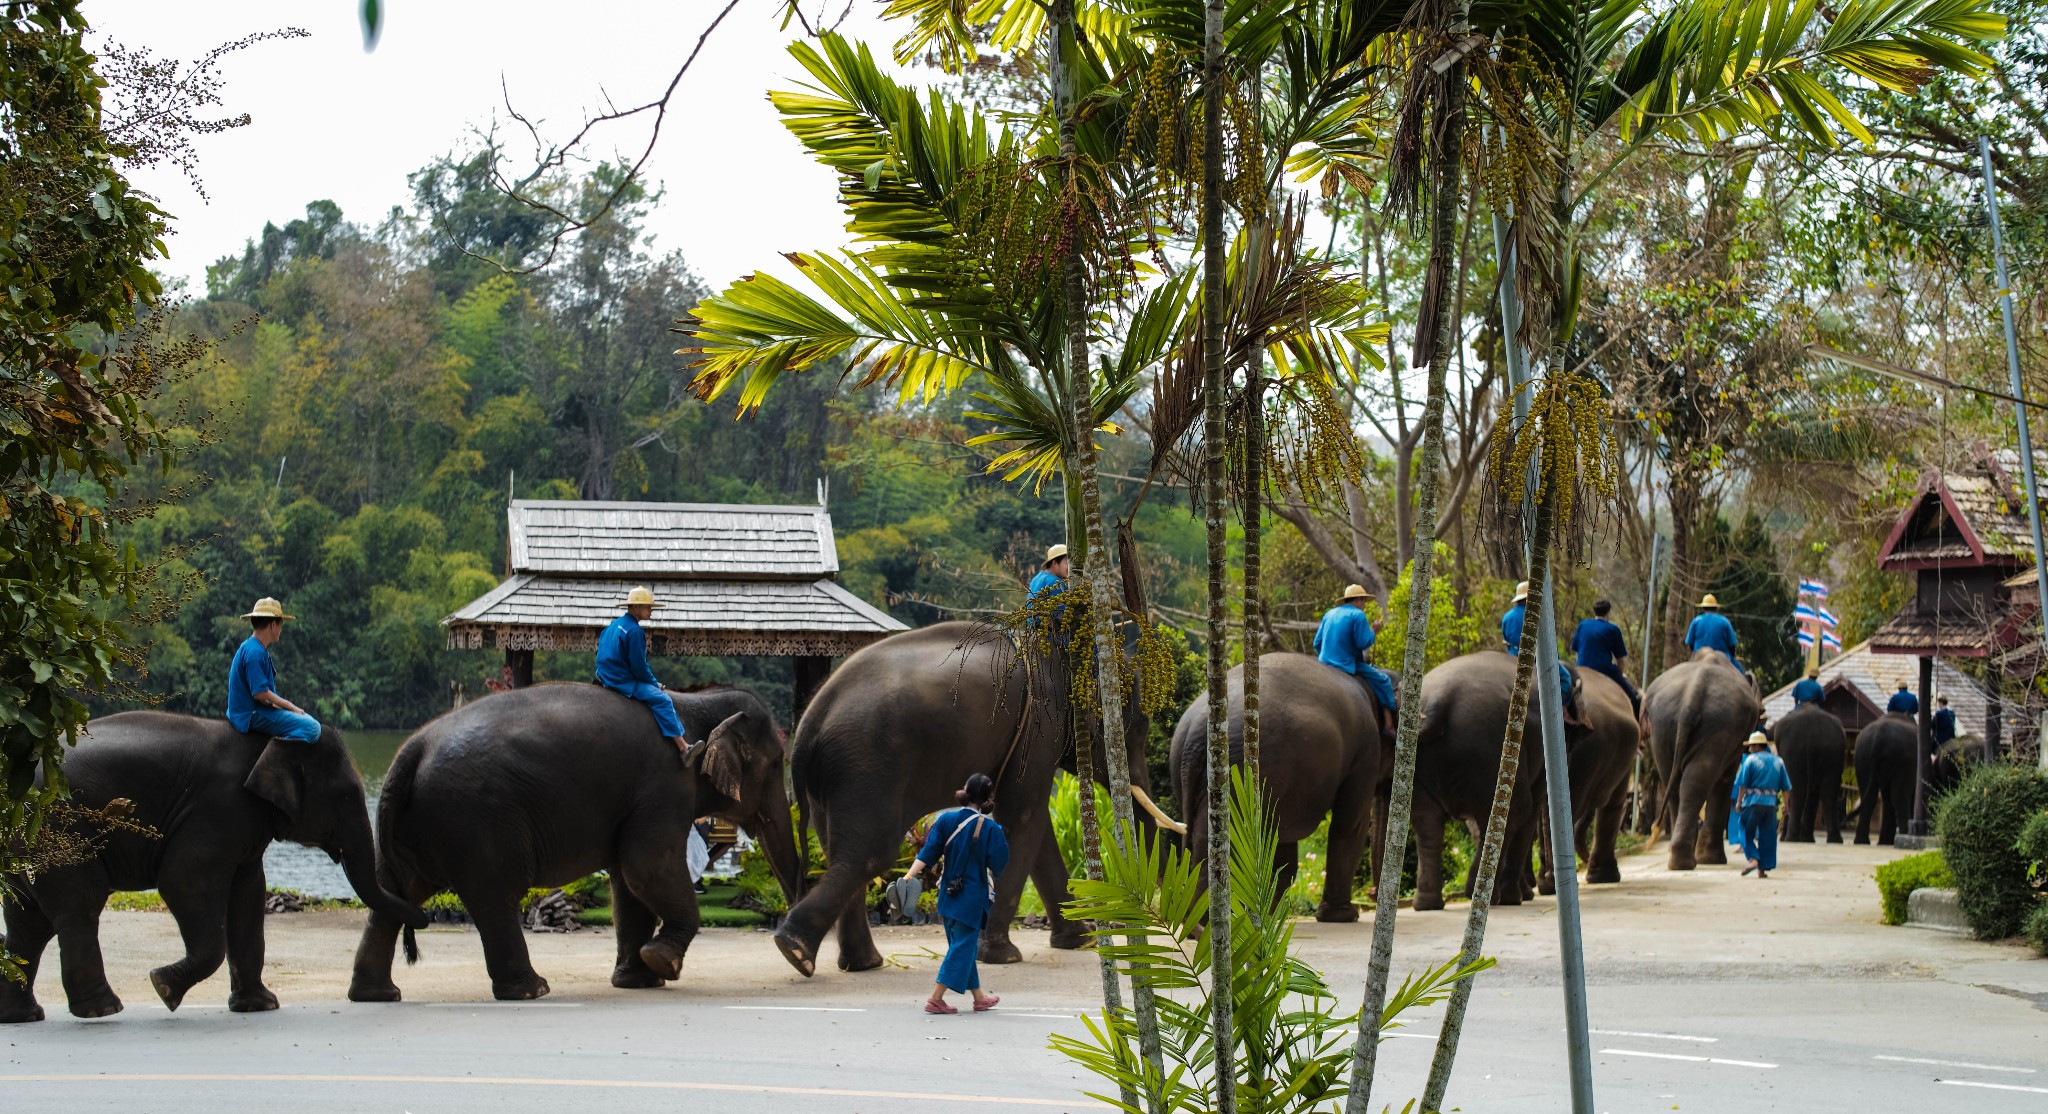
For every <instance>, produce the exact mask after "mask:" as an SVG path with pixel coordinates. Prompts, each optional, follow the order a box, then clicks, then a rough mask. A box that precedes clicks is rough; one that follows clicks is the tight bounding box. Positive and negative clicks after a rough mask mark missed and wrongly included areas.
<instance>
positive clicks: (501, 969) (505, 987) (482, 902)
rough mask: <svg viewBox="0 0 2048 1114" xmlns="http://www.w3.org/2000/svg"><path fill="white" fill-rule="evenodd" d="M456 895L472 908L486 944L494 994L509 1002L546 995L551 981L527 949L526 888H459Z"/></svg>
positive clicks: (472, 917) (477, 928)
mask: <svg viewBox="0 0 2048 1114" xmlns="http://www.w3.org/2000/svg"><path fill="white" fill-rule="evenodd" d="M455 894H456V896H457V897H459V898H461V899H462V907H463V908H464V909H466V910H468V911H469V919H470V920H471V921H473V922H475V924H476V934H477V939H478V940H479V941H481V942H482V944H483V946H484V969H485V970H486V971H488V972H489V973H490V976H491V996H492V997H493V998H497V999H499V1000H500V1001H507V1002H522V1001H528V1000H530V999H534V998H543V997H546V996H547V993H548V980H546V979H544V978H541V977H540V974H539V973H538V972H536V971H535V970H534V969H533V958H532V956H531V955H530V954H529V953H528V952H527V950H526V930H525V927H524V926H523V925H521V924H520V920H519V899H520V898H521V897H522V896H524V891H523V890H507V889H499V890H484V891H475V890H471V891H464V890H461V889H457V890H456V891H455Z"/></svg>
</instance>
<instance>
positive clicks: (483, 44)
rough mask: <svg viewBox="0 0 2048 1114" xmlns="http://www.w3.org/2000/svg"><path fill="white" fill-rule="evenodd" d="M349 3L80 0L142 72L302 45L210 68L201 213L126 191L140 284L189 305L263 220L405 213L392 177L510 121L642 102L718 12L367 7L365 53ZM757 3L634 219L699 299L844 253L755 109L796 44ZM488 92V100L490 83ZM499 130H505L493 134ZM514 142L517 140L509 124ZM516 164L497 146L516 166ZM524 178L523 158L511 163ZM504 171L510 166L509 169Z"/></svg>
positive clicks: (667, 140)
mask: <svg viewBox="0 0 2048 1114" xmlns="http://www.w3.org/2000/svg"><path fill="white" fill-rule="evenodd" d="M358 6H359V5H358V2H357V0H292V2H290V3H278V2H276V0H270V2H267V3H260V2H253V0H206V2H205V3H199V4H191V3H166V2H165V0H88V3H87V4H86V5H85V9H84V10H85V14H86V17H87V19H88V20H90V21H91V23H92V25H93V27H94V30H95V33H96V34H97V35H103V36H105V37H106V38H108V39H111V40H114V41H117V42H120V43H123V44H124V45H127V46H131V47H148V48H150V49H151V50H152V51H154V52H156V53H157V54H158V55H159V56H160V57H168V58H183V59H187V60H189V59H192V58H196V57H198V56H199V55H200V54H202V53H204V52H205V51H207V50H209V49H211V48H213V47H214V46H217V45H219V44H221V43H223V42H226V41H228V40H231V39H236V38H240V37H241V36H243V35H247V34H250V33H252V32H256V31H266V30H274V29H277V28H280V27H287V26H295V27H301V28H304V29H305V30H306V31H308V32H310V37H309V38H304V39H295V40H285V41H276V42H265V43H259V44H257V45H256V46H254V47H252V48H250V49H248V50H246V51H243V52H241V53H238V54H235V55H231V56H230V57H229V58H228V60H227V61H226V62H225V63H224V65H223V67H222V73H223V74H224V76H225V78H226V88H225V94H224V99H225V109H226V113H225V114H233V113H238V112H248V113H249V114H250V115H251V116H252V117H253V119H252V121H251V123H250V124H249V126H248V127H245V128H238V129H235V130H232V131H228V132H225V133H222V134H219V135H215V136H206V137H202V138H201V139H200V140H199V141H198V150H199V156H200V160H199V172H200V177H201V179H202V180H203V182H204V184H205V187H206V192H207V194H208V197H209V198H210V200H202V199H201V198H200V197H199V196H198V195H197V194H196V193H195V192H194V191H193V189H192V188H191V187H190V186H189V185H188V184H186V182H185V180H184V179H183V178H182V177H181V176H180V175H179V174H177V172H175V171H173V170H169V169H166V168H157V169H154V170H147V171H142V172H139V173H137V174H136V175H135V181H136V184H137V185H138V187H140V188H141V189H143V190H145V191H146V192H148V193H151V194H153V195H155V196H156V197H158V198H159V199H161V202H162V204H163V207H164V208H165V209H167V210H169V211H170V212H171V213H172V214H173V216H174V217H175V218H176V220H175V222H174V224H173V226H172V234H171V237H170V239H169V241H168V243H169V247H170V251H171V256H170V259H169V260H168V261H166V262H164V263H161V264H160V265H159V269H160V270H161V271H162V272H164V273H165V274H168V275H171V276H178V277H183V278H186V279H187V280H189V282H190V290H191V292H192V293H194V294H202V293H204V291H205V274H206V268H207V266H208V265H210V264H212V263H213V262H214V261H215V260H217V259H218V258H220V257H221V256H223V255H239V254H241V251H242V248H243V245H244V243H245V242H247V241H248V240H250V239H252V238H254V237H255V236H256V235H257V234H258V233H259V232H260V231H261V230H262V228H263V224H264V222H265V221H271V222H274V223H277V224H280V225H282V224H283V223H285V222H286V221H289V220H291V219H293V218H295V217H300V216H303V215H304V214H305V208H306V203H307V202H309V201H314V200H319V199H323V198H327V199H332V200H333V201H335V202H336V203H337V204H339V205H340V206H341V210H342V214H343V215H344V216H345V217H347V218H348V219H350V220H354V221H357V222H360V223H363V224H366V225H372V226H374V225H375V224H377V223H378V222H379V221H381V220H382V219H383V217H384V216H385V215H386V214H387V213H389V211H390V210H391V207H392V206H394V205H402V204H405V203H407V202H408V201H409V200H410V191H409V190H408V188H407V186H406V175H407V174H408V173H410V172H412V171H414V170H417V169H418V168H420V167H421V166H423V165H425V164H426V163H427V162H429V161H430V160H432V159H433V158H434V157H435V156H437V155H440V154H444V153H447V152H449V151H451V150H453V149H455V148H457V147H460V146H462V145H463V144H464V143H465V142H473V138H474V135H475V133H476V132H477V131H479V130H480V129H484V128H487V127H489V126H490V125H491V122H492V120H493V118H494V116H495V118H496V119H497V120H498V121H500V122H501V123H510V121H509V120H508V119H507V117H506V114H505V110H504V99H503V98H504V90H509V92H510V94H511V101H512V104H513V106H514V107H516V108H518V109H519V111H520V112H521V113H522V114H524V115H526V116H528V117H530V118H536V119H538V120H539V121H540V124H541V128H542V131H543V134H544V135H546V136H548V137H549V138H553V139H560V138H563V137H565V136H567V135H569V134H570V133H572V132H574V131H575V130H576V129H577V128H578V127H580V126H581V125H582V122H583V120H584V116H585V112H586V110H591V109H596V108H598V107H600V106H602V105H603V103H604V98H605V97H606V96H607V95H608V96H609V97H610V99H611V100H612V101H613V102H615V103H617V104H619V105H622V106H623V105H634V104H641V103H644V102H646V101H650V100H653V99H655V97H657V96H659V94H660V91H661V89H662V88H663V87H664V86H665V85H666V84H667V82H668V80H669V78H670V77H671V76H673V74H674V72H675V69H676V67H677V66H678V65H680V64H681V62H682V59H683V58H685V57H686V56H688V54H689V51H690V49H691V47H693V46H694V45H695V44H696V42H697V38H698V36H699V35H701V34H702V33H703V31H704V29H705V27H706V26H707V25H708V24H709V23H710V21H711V20H712V18H713V17H714V16H716V14H717V12H718V10H719V8H720V7H722V6H723V5H722V4H721V3H714V2H713V0H682V2H669V3H661V2H655V0H602V2H592V0H584V2H583V3H571V4H562V3H549V4H540V3H533V2H530V0H493V2H491V3H482V2H478V0H387V2H386V3H385V5H384V7H385V10H386V13H387V14H386V17H385V23H384V29H383V35H382V38H381V40H380V41H379V42H378V44H377V48H376V50H375V51H374V52H371V53H365V52H364V50H363V38H362V30H361V27H360V25H359V23H358V22H357V20H358V15H357V12H358ZM855 9H856V10H855V11H854V13H853V15H851V16H850V17H849V18H848V19H847V21H846V23H845V24H844V26H843V30H845V31H847V32H848V33H849V34H853V35H857V36H859V37H862V38H866V39H868V40H869V41H871V42H875V43H877V44H878V45H879V44H883V43H887V42H888V41H890V36H889V35H888V34H887V33H886V31H882V30H877V28H878V27H879V23H880V21H879V20H878V19H876V18H875V16H874V13H876V12H878V11H879V5H877V4H874V3H872V2H871V0H860V2H857V3H856V4H855ZM779 13H780V8H779V7H778V5H777V2H776V0H740V4H739V6H738V7H737V8H735V9H734V10H733V12H732V14H731V15H729V16H727V17H726V18H725V21H724V22H723V23H722V24H720V26H719V27H718V29H717V30H716V31H714V32H713V33H712V35H711V38H710V40H709V41H708V42H707V43H706V44H705V47H704V50H703V52H702V53H701V54H700V55H699V56H698V58H697V61H696V62H695V63H694V64H693V65H692V66H691V68H690V71H689V73H688V74H686V75H685V76H684V78H683V82H682V85H681V86H679V87H678V89H677V92H676V97H675V99H674V101H673V102H671V110H670V114H669V118H668V121H667V123H666V124H665V125H664V126H663V129H662V137H661V143H660V145H659V147H658V148H657V149H656V151H655V154H654V157H653V158H652V159H651V160H650V162H649V163H648V169H647V173H648V177H649V180H650V181H651V182H653V183H655V184H657V185H659V186H661V187H662V188H664V189H665V191H666V193H665V195H664V196H663V198H662V200H661V203H660V204H659V205H657V206H655V207H654V209H653V210H652V212H651V213H650V215H649V218H648V221H647V227H648V231H649V232H651V233H652V234H653V235H654V236H655V246H656V248H657V249H660V250H668V249H680V250H681V251H682V252H683V254H684V257H685V259H687V260H688V262H689V264H690V266H691V269H692V270H694V271H695V272H696V273H697V274H698V276H699V277H701V278H703V279H704V280H706V281H707V282H708V283H709V284H711V285H712V286H713V287H714V288H717V287H723V286H724V285H725V284H727V283H729V282H731V281H733V280H735V279H737V278H739V277H741V276H742V275H745V274H747V273H749V272H751V271H753V270H754V269H755V268H757V267H767V266H772V265H774V264H777V263H779V262H780V259H779V257H778V255H777V253H778V252H782V251H798V250H816V249H821V248H834V247H838V246H841V245H842V244H844V243H845V242H846V239H847V236H846V234H845V232H844V230H843V227H842V225H843V217H842V215H841V213H840V211H839V208H838V206H837V205H836V204H835V203H834V194H835V191H834V186H833V178H832V175H831V174H830V173H829V172H827V171H825V170H824V169H822V168H821V167H819V166H818V165H817V164H816V163H814V162H812V161H811V160H810V159H808V158H807V157H805V156H804V154H803V152H802V150H801V149H800V148H799V147H798V146H797V143H796V141H795V140H794V139H793V138H792V137H791V136H790V135H789V133H788V132H787V131H785V130H784V129H783V127H782V125H781V123H780V122H779V120H778V118H777V117H776V114H775V112H774V110H773V109H772V108H771V107H770V105H769V104H768V100H767V95H766V94H767V90H768V89H769V88H771V87H781V88H789V87H792V86H794V85H795V84H796V83H797V79H798V78H799V77H800V76H801V75H802V70H801V67H799V66H798V65H797V63H796V60H795V59H793V58H791V57H790V56H789V55H788V53H787V52H786V49H785V47H786V44H787V43H788V42H789V41H790V40H791V39H792V38H793V37H794V35H795V34H796V33H798V29H797V28H795V27H794V26H792V28H791V29H790V30H789V31H783V30H781V29H780V27H779V25H780V23H781V19H780V14H779ZM501 81H502V83H503V89H502V90H501V85H500V83H501ZM513 127H515V128H516V127H518V125H516V124H514V125H513ZM608 129H609V130H607V131H603V132H601V133H600V137H599V139H598V141H597V143H596V145H595V148H594V151H593V153H594V154H597V155H600V156H608V155H611V154H614V153H627V152H630V153H632V154H637V153H638V152H639V150H640V149H641V147H642V146H643V145H644V144H645V142H646V137H647V128H646V125H644V124H642V123H640V122H639V121H638V120H637V119H636V120H634V121H627V122H624V123H614V124H610V125H608ZM521 131H522V132H523V129H521ZM525 150H527V149H526V148H518V147H515V148H512V151H513V152H514V154H513V158H515V159H517V158H519V155H520V153H521V152H523V151H525ZM527 161H529V162H530V159H529V160H527ZM512 165H514V166H518V165H521V163H519V162H514V163H513V164H512Z"/></svg>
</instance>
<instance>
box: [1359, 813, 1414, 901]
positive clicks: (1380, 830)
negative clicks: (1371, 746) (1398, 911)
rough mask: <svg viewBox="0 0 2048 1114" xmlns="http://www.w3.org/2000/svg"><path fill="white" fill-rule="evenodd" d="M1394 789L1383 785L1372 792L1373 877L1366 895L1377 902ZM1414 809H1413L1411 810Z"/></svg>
mask: <svg viewBox="0 0 2048 1114" xmlns="http://www.w3.org/2000/svg"><path fill="white" fill-rule="evenodd" d="M1392 798H1393V789H1392V787H1391V786H1388V785H1382V786H1377V787H1375V788H1374V789H1373V794H1372V820H1371V822H1370V826H1371V830H1372V877H1371V879H1370V880H1369V881H1367V882H1366V886H1365V896H1366V897H1368V898H1370V899H1372V900H1373V901H1375V902H1377V901H1378V900H1379V899H1380V870H1381V868H1382V867H1383V866H1384V865H1385V863H1386V855H1384V854H1383V853H1382V852H1381V848H1383V847H1385V846H1386V845H1387V817H1388V816H1389V815H1390V814H1391V813H1392V811H1393V805H1392ZM1411 811H1412V810H1411Z"/></svg>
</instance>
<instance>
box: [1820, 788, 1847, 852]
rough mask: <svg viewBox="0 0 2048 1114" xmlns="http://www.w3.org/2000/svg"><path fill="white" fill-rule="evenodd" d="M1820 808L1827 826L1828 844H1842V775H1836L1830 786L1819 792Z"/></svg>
mask: <svg viewBox="0 0 2048 1114" xmlns="http://www.w3.org/2000/svg"><path fill="white" fill-rule="evenodd" d="M1821 794H1822V795H1821V808H1822V810H1823V812H1822V816H1823V817H1824V820H1823V823H1825V824H1826V825H1827V829H1828V842H1829V843H1840V842H1842V775H1840V774H1836V775H1835V780H1834V783H1833V784H1832V785H1829V786H1828V787H1827V788H1825V789H1823V790H1822V791H1821Z"/></svg>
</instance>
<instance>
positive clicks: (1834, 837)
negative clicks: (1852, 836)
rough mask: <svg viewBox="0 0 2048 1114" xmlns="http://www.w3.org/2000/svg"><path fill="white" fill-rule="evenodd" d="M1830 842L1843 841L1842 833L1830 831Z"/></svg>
mask: <svg viewBox="0 0 2048 1114" xmlns="http://www.w3.org/2000/svg"><path fill="white" fill-rule="evenodd" d="M1828 842H1829V843H1840V842H1842V833H1840V832H1829V833H1828Z"/></svg>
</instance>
